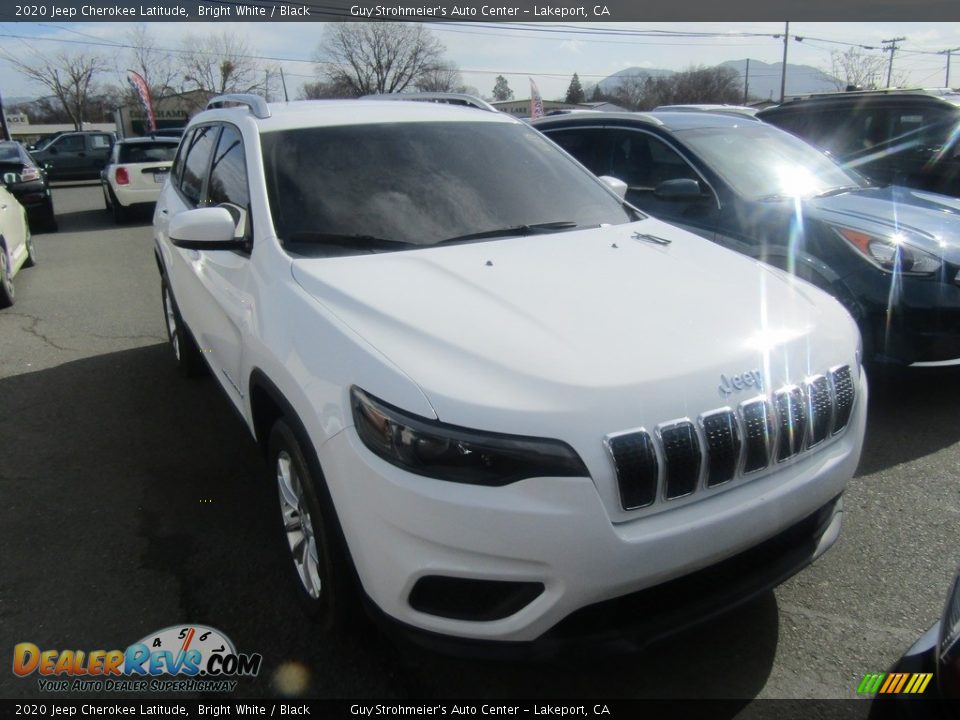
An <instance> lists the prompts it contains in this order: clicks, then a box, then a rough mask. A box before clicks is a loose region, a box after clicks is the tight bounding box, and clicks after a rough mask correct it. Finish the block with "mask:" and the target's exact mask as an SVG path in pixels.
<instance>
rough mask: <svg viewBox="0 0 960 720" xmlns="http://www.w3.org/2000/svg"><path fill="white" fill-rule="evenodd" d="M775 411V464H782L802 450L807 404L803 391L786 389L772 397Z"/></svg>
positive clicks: (805, 428) (805, 432)
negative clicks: (776, 427)
mask: <svg viewBox="0 0 960 720" xmlns="http://www.w3.org/2000/svg"><path fill="white" fill-rule="evenodd" d="M773 403H774V406H775V407H776V409H777V422H778V423H779V425H778V430H779V432H778V440H777V462H783V461H784V460H787V459H789V458H792V457H793V456H794V455H797V454H798V453H799V452H800V451H801V450H803V440H804V438H805V437H806V434H807V403H806V399H805V398H804V395H803V390H801V389H800V388H798V387H788V388H784V389H783V390H779V391H778V392H777V394H776V395H774V401H773Z"/></svg>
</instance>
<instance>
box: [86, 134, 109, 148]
mask: <svg viewBox="0 0 960 720" xmlns="http://www.w3.org/2000/svg"><path fill="white" fill-rule="evenodd" d="M90 146H91V147H92V148H93V149H94V150H103V149H105V148H108V147H110V136H109V135H91V136H90Z"/></svg>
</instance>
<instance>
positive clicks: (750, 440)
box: [740, 400, 773, 474]
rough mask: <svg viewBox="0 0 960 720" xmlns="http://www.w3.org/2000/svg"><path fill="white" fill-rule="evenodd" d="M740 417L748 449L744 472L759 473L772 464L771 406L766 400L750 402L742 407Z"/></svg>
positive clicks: (744, 440)
mask: <svg viewBox="0 0 960 720" xmlns="http://www.w3.org/2000/svg"><path fill="white" fill-rule="evenodd" d="M740 417H741V418H742V419H743V436H744V437H743V442H744V445H745V447H746V457H745V458H744V463H743V472H744V474H748V473H752V472H758V471H760V470H763V469H764V468H765V467H767V465H769V464H770V445H771V438H772V436H773V423H772V422H771V418H770V404H769V403H768V402H767V401H766V400H748V401H747V402H745V403H743V404H742V405H741V406H740Z"/></svg>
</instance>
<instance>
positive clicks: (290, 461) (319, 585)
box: [268, 419, 359, 630]
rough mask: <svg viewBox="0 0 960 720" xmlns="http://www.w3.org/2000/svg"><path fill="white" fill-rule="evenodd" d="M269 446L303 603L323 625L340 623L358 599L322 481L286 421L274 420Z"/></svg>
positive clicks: (286, 538)
mask: <svg viewBox="0 0 960 720" xmlns="http://www.w3.org/2000/svg"><path fill="white" fill-rule="evenodd" d="M268 447H269V453H268V457H269V460H270V467H271V469H272V471H273V474H274V476H275V481H276V483H277V491H278V495H279V499H280V520H281V523H282V532H283V537H284V541H285V542H284V545H285V546H286V548H287V551H288V553H289V554H288V557H289V561H290V566H291V569H292V570H293V575H294V578H295V582H296V585H297V593H298V596H299V597H300V601H301V604H302V605H303V607H304V610H305V612H306V613H307V615H309V616H310V617H311V618H312V619H313V620H315V621H316V622H317V623H318V625H319V626H320V628H321V629H323V630H330V629H333V628H334V627H336V626H343V625H345V624H346V623H348V622H350V621H352V620H353V619H354V618H355V614H356V610H357V607H358V604H359V603H358V602H357V600H356V597H355V587H356V585H355V583H354V580H353V578H354V574H353V566H352V564H351V561H350V556H349V552H347V550H346V544H345V541H344V540H343V535H342V532H341V530H340V526H339V524H338V522H337V517H336V512H335V511H334V509H333V504H332V502H331V501H330V498H329V496H328V495H327V493H326V488H325V486H323V485H321V483H322V482H323V480H322V479H321V478H319V477H317V475H318V474H319V472H317V473H315V472H314V471H313V470H312V469H311V467H312V466H311V463H309V462H308V461H307V457H306V455H305V453H304V448H303V446H302V445H301V443H300V441H299V440H298V439H297V435H296V434H295V433H294V432H293V430H292V429H291V428H290V426H289V425H288V424H287V422H286V421H285V420H282V419H281V420H278V421H277V422H276V424H274V426H273V430H272V431H271V433H270V441H269V445H268ZM313 467H315V465H314V466H313Z"/></svg>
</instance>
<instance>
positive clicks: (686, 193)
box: [653, 178, 703, 200]
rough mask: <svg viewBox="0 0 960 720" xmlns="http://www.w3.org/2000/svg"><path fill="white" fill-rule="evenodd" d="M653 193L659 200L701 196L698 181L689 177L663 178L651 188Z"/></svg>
mask: <svg viewBox="0 0 960 720" xmlns="http://www.w3.org/2000/svg"><path fill="white" fill-rule="evenodd" d="M653 195H654V197H657V198H660V199H661V200H699V199H700V198H702V197H703V195H702V193H701V192H700V183H698V182H697V181H696V180H691V179H690V178H678V179H676V180H664V181H663V182H662V183H660V184H659V185H657V186H656V187H655V188H654V189H653Z"/></svg>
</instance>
